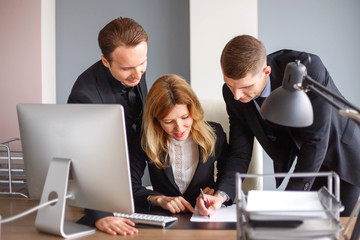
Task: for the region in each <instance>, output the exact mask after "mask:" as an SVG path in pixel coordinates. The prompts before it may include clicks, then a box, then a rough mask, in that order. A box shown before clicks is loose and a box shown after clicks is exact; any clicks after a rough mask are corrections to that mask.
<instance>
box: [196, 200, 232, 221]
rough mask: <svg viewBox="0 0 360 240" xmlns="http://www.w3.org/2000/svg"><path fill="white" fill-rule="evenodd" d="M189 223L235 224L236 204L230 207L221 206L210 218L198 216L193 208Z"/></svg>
mask: <svg viewBox="0 0 360 240" xmlns="http://www.w3.org/2000/svg"><path fill="white" fill-rule="evenodd" d="M190 221H191V222H236V204H233V205H231V206H228V207H226V206H222V207H221V208H219V209H218V210H217V211H216V213H215V214H214V215H212V216H211V217H208V216H200V215H199V213H198V210H197V207H195V211H194V213H193V215H192V216H191V218H190Z"/></svg>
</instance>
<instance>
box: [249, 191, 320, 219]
mask: <svg viewBox="0 0 360 240" xmlns="http://www.w3.org/2000/svg"><path fill="white" fill-rule="evenodd" d="M245 210H246V211H247V212H249V214H250V219H251V220H299V219H310V218H311V219H313V218H326V217H327V215H326V213H325V211H324V207H323V206H322V204H321V203H320V199H319V197H318V193H317V192H305V191H255V190H254V191H250V192H249V194H248V199H247V205H246V208H245Z"/></svg>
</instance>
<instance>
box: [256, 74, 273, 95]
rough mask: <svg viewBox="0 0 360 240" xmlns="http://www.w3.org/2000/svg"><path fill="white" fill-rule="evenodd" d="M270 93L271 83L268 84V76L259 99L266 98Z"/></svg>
mask: <svg viewBox="0 0 360 240" xmlns="http://www.w3.org/2000/svg"><path fill="white" fill-rule="evenodd" d="M270 93H271V83H270V76H268V81H267V83H266V86H265V88H264V90H263V91H262V93H261V95H260V97H263V98H266V97H268V96H269V95H270ZM256 98H258V97H257V96H256V97H255V98H254V99H256Z"/></svg>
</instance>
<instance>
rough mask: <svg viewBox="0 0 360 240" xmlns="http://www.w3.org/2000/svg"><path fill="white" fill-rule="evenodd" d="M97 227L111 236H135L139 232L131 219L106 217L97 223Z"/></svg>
mask: <svg viewBox="0 0 360 240" xmlns="http://www.w3.org/2000/svg"><path fill="white" fill-rule="evenodd" d="M95 226H96V227H97V228H98V229H99V230H100V231H103V232H106V233H108V234H111V235H117V234H119V235H123V236H125V235H133V234H134V233H138V232H139V231H138V230H137V229H136V228H135V223H133V222H132V221H130V220H129V219H125V218H121V217H104V218H101V219H99V220H97V221H96V223H95Z"/></svg>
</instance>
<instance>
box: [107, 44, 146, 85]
mask: <svg viewBox="0 0 360 240" xmlns="http://www.w3.org/2000/svg"><path fill="white" fill-rule="evenodd" d="M111 57H112V62H111V63H110V62H108V61H107V60H106V59H105V58H104V56H101V60H102V62H103V64H104V65H105V67H107V68H108V69H109V70H110V72H111V75H112V76H113V77H114V78H115V79H117V80H118V81H119V82H121V83H122V84H124V85H125V86H128V87H134V86H136V85H138V84H139V82H140V79H141V76H142V75H143V73H144V72H145V71H146V66H147V43H146V42H141V43H139V44H138V45H136V46H135V47H128V46H120V47H117V48H115V50H114V51H113V52H112V53H111Z"/></svg>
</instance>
